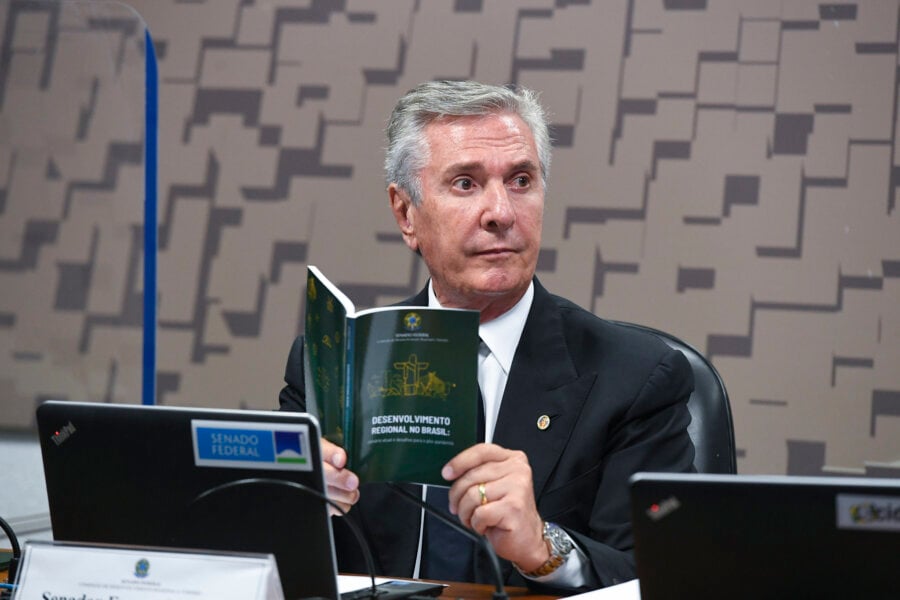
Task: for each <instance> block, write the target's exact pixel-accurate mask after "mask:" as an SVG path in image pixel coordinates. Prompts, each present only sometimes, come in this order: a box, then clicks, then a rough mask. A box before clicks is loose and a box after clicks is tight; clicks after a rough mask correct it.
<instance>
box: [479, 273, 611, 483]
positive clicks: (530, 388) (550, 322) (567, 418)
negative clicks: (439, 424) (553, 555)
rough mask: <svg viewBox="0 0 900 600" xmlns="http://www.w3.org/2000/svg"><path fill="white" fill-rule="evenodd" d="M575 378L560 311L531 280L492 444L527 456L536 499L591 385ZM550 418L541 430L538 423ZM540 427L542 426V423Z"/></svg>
mask: <svg viewBox="0 0 900 600" xmlns="http://www.w3.org/2000/svg"><path fill="white" fill-rule="evenodd" d="M595 378H596V373H587V374H585V375H583V376H581V377H579V376H578V374H577V372H576V370H575V366H574V364H573V363H572V359H571V357H570V355H569V349H568V346H567V345H566V340H565V337H564V335H563V322H562V316H561V314H560V311H559V308H558V307H557V306H556V303H555V302H554V301H553V298H552V297H551V296H550V294H549V293H548V292H547V290H545V289H544V288H543V286H541V285H540V283H538V281H537V279H535V282H534V301H533V302H532V305H531V310H530V311H529V313H528V319H527V321H526V323H525V329H524V331H523V333H522V338H521V340H520V341H519V346H518V348H516V354H515V357H514V359H513V363H512V368H511V369H510V373H509V379H508V381H507V384H506V390H505V391H504V393H503V401H502V403H501V405H500V414H499V416H498V418H497V426H496V428H495V430H494V440H493V441H494V443H496V444H499V445H501V446H504V447H506V448H511V449H518V450H522V451H524V452H525V453H526V454H527V455H528V460H529V463H530V464H531V469H532V478H533V482H534V493H535V498H540V495H541V492H542V491H543V489H544V486H545V485H546V483H547V480H548V478H549V476H550V474H551V473H552V471H553V468H554V466H555V465H556V463H557V461H558V460H559V457H560V455H561V454H562V451H563V450H564V449H565V447H566V444H567V442H568V439H569V436H570V434H571V432H572V428H573V427H574V426H575V423H576V421H577V419H578V415H579V414H580V413H581V408H582V406H583V405H584V402H585V399H586V398H587V396H588V393H589V392H590V390H591V387H592V386H593V384H594V379H595ZM542 417H548V418H549V424H548V425H547V426H546V428H544V429H542V428H541V426H539V424H538V420H539V419H540V418H542ZM542 425H543V424H542Z"/></svg>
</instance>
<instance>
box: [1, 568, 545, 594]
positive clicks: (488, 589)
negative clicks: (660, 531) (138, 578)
mask: <svg viewBox="0 0 900 600" xmlns="http://www.w3.org/2000/svg"><path fill="white" fill-rule="evenodd" d="M0 582H6V570H5V569H4V570H0ZM493 591H494V586H492V585H485V584H482V583H459V582H456V581H454V582H451V583H450V584H448V586H447V587H446V588H444V593H442V594H441V595H440V597H441V598H460V599H464V600H490V598H491V594H492V593H493ZM506 593H507V594H509V597H510V598H528V599H529V600H551V599H554V598H555V596H542V595H540V594H535V593H533V592H531V591H530V590H528V588H522V587H507V588H506Z"/></svg>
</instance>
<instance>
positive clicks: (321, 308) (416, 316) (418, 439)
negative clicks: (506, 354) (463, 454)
mask: <svg viewBox="0 0 900 600" xmlns="http://www.w3.org/2000/svg"><path fill="white" fill-rule="evenodd" d="M478 316H479V315H478V311H474V310H461V309H451V308H428V307H425V306H389V307H383V308H372V309H368V310H361V311H359V312H356V310H355V308H354V306H353V303H352V302H351V301H350V299H349V298H347V296H346V295H345V294H343V293H342V292H341V291H340V290H339V289H338V288H337V286H335V285H334V284H333V283H331V282H330V281H329V280H328V279H327V278H326V277H325V276H324V275H323V274H322V272H321V271H319V269H317V268H316V267H313V266H310V267H308V270H307V285H306V335H305V344H306V347H305V352H304V356H305V365H304V366H305V369H306V403H307V410H308V411H309V412H311V413H313V414H314V415H316V417H317V418H318V419H319V423H320V425H321V427H322V435H323V437H325V438H326V439H328V440H330V441H332V442H334V443H336V444H338V445H340V446H343V447H344V449H345V450H346V451H347V457H348V465H347V466H348V468H349V469H350V470H351V471H353V472H354V473H356V474H357V475H359V478H360V481H361V482H364V483H365V482H370V481H399V482H415V483H425V484H432V485H447V482H446V481H445V480H444V479H443V478H442V477H441V468H442V467H443V466H444V465H445V464H446V463H447V461H449V460H450V459H451V458H453V457H454V456H456V454H458V453H459V452H460V451H462V450H464V449H466V448H468V447H469V446H471V445H473V444H475V443H476V441H477V420H478V404H477V403H478V374H477V370H478V343H479V342H478Z"/></svg>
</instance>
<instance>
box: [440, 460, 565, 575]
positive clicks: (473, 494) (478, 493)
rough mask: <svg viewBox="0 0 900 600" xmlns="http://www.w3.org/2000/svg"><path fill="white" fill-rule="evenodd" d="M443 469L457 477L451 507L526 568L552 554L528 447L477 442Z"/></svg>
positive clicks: (496, 548)
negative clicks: (525, 450)
mask: <svg viewBox="0 0 900 600" xmlns="http://www.w3.org/2000/svg"><path fill="white" fill-rule="evenodd" d="M441 475H443V477H444V479H447V480H448V481H453V482H454V483H453V485H452V487H451V488H450V512H452V513H453V514H455V515H458V516H459V520H460V521H461V522H462V523H463V525H466V526H468V527H471V528H472V529H474V530H475V531H477V532H478V533H480V534H482V535H484V536H486V537H487V539H488V541H490V543H491V545H492V546H493V547H494V551H495V552H496V553H497V554H498V555H499V556H501V557H502V558H505V559H507V560H510V561H512V562H514V563H515V564H516V565H517V566H518V567H519V568H520V569H522V570H523V571H531V570H534V569H536V568H538V567H539V566H541V565H542V564H544V562H546V561H547V559H549V558H550V551H549V549H548V548H547V543H546V542H545V541H544V538H543V520H542V519H541V516H540V515H539V514H538V511H537V505H536V504H535V500H534V486H533V484H532V481H531V465H529V464H528V458H527V457H526V456H525V453H524V452H520V451H517V450H507V449H506V448H503V447H501V446H497V445H495V444H477V445H475V446H472V447H471V448H467V449H466V450H463V451H462V452H460V453H459V454H457V455H456V456H455V457H454V458H453V459H452V460H451V461H450V462H448V463H447V464H446V465H445V466H444V469H443V470H442V471H441ZM481 486H483V487H481Z"/></svg>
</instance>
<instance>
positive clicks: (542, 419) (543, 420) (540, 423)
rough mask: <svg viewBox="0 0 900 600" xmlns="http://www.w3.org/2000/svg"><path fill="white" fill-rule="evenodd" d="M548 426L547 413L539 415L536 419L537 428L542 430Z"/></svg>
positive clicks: (548, 418)
mask: <svg viewBox="0 0 900 600" xmlns="http://www.w3.org/2000/svg"><path fill="white" fill-rule="evenodd" d="M548 427H550V417H548V416H547V415H541V416H539V417H538V420H537V428H538V429H540V430H541V431H544V430H545V429H547V428H548Z"/></svg>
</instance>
